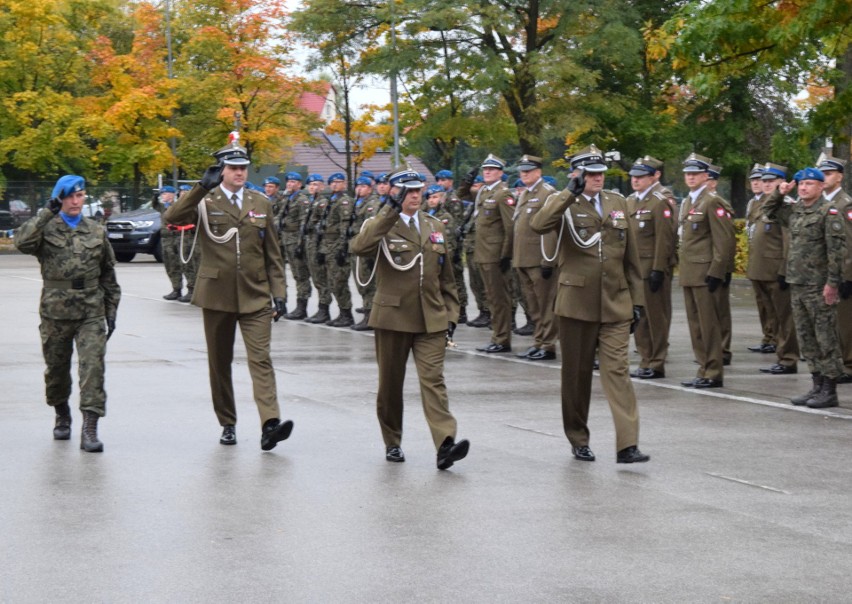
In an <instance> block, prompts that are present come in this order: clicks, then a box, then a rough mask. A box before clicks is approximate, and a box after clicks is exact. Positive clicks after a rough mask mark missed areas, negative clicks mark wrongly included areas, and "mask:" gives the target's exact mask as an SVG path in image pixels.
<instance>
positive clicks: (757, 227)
mask: <svg viewBox="0 0 852 604" xmlns="http://www.w3.org/2000/svg"><path fill="white" fill-rule="evenodd" d="M786 177H787V168H786V167H785V166H780V165H778V164H773V163H767V164H766V165H765V166H764V167H763V168H762V170H761V177H760V182H761V187H762V191H763V195H762V199H764V200H765V199H767V198H768V197H769V195H770V194H772V193H773V192H774V191H775V189H777V188H778V185H780V184H781V183H782V182H784V179H785V178H786ZM789 201H790V202H791V203H792V201H793V200H792V199H791V200H789ZM749 210H750V211H751V212H750V218H749V220H748V222H747V226H746V228H748V237H749V253H748V267H747V268H746V277H748V278H749V279H751V283H752V287H753V288H754V294H755V296H754V297H755V300H757V307H758V315H760V313H761V308H762V309H763V311H762V312H764V313H766V315H767V319H766V320H767V322H768V324H769V325H770V329H771V333H772V334H773V340H772V341H771V345H770V346H766V347H765V348H761V350H759V351H758V352H762V351H763V350H766V352H769V351H770V350H771V351H772V352H774V353H775V354H776V355H777V357H778V360H777V362H776V363H774V364H772V365H770V366H769V367H761V369H760V371H761V372H762V373H769V374H772V375H784V374H789V373H796V372H797V371H798V361H799V344H798V342H797V340H796V324H795V322H794V321H793V308H792V306H791V304H790V286H789V284H788V283H787V280H786V277H785V275H786V274H787V246H788V244H789V239H790V238H789V234H788V233H787V232H786V229H784V228H783V227H782V226H781V223H780V222H779V221H778V220H777V219H776V218H774V217H770V216H768V215H767V214H766V212H764V209H763V203H761V202H758V203H755V204H754V205H753V206H752V207H751V208H749ZM762 322H763V319H761V323H762ZM764 333H766V332H764Z"/></svg>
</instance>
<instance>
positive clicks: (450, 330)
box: [447, 321, 456, 340]
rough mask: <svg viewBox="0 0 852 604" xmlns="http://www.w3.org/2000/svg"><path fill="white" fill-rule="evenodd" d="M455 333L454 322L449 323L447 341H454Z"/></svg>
mask: <svg viewBox="0 0 852 604" xmlns="http://www.w3.org/2000/svg"><path fill="white" fill-rule="evenodd" d="M454 333H456V324H455V323H453V322H452V321H447V339H448V340H452V339H453V334H454Z"/></svg>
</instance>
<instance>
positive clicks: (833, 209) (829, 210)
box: [828, 208, 837, 216]
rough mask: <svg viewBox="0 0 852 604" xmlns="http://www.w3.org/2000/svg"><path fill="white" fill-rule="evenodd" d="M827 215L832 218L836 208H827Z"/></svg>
mask: <svg viewBox="0 0 852 604" xmlns="http://www.w3.org/2000/svg"><path fill="white" fill-rule="evenodd" d="M828 213H829V214H831V215H832V216H834V215H835V214H837V208H828Z"/></svg>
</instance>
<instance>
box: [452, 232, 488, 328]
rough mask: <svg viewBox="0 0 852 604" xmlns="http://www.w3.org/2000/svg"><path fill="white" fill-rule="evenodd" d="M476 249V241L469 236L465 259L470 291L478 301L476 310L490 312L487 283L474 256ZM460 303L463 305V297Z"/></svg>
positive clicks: (465, 246)
mask: <svg viewBox="0 0 852 604" xmlns="http://www.w3.org/2000/svg"><path fill="white" fill-rule="evenodd" d="M475 247H476V239H475V238H474V237H471V236H470V235H468V236H467V238H466V239H465V240H464V258H465V262H466V263H467V273H468V279H469V280H470V290H471V291H472V292H473V297H474V299H475V300H476V308H478V309H479V312H490V311H489V308H488V298H487V297H486V296H485V283H484V282H483V280H482V273H480V272H479V265H478V264H477V263H476V258H474V256H473V248H475ZM459 303H460V304H461V297H459Z"/></svg>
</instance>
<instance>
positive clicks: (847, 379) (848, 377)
mask: <svg viewBox="0 0 852 604" xmlns="http://www.w3.org/2000/svg"><path fill="white" fill-rule="evenodd" d="M837 383H838V384H852V374H849V373H844V374H843V375H841V376H840V377H839V378H837Z"/></svg>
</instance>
